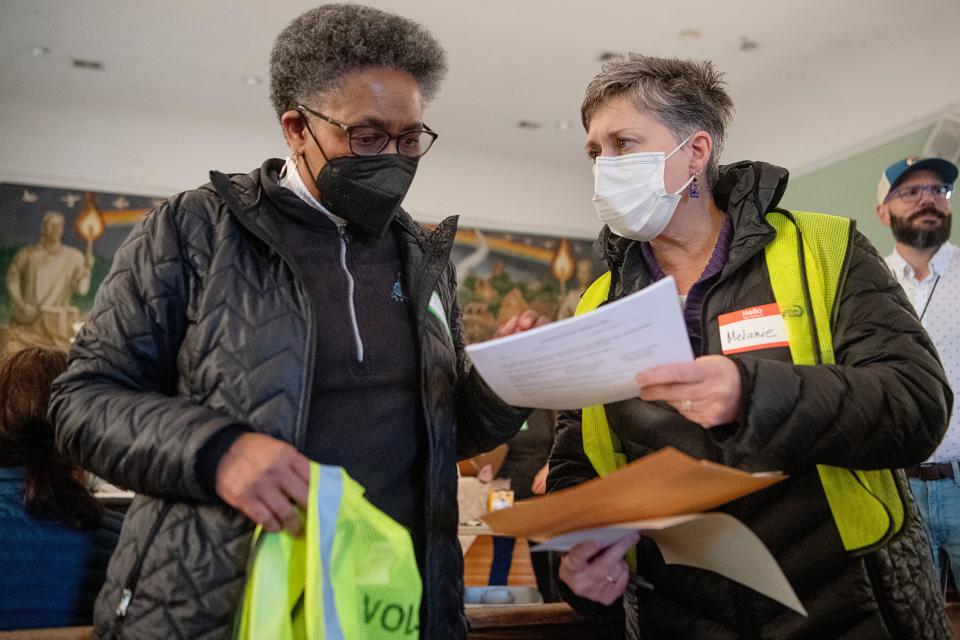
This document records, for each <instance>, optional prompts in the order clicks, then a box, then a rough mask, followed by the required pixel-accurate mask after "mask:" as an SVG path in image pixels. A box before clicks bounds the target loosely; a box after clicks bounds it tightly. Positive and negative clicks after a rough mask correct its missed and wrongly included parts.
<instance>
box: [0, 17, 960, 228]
mask: <svg viewBox="0 0 960 640" xmlns="http://www.w3.org/2000/svg"><path fill="white" fill-rule="evenodd" d="M369 3H370V4H373V5H376V6H379V7H382V8H385V9H388V10H392V11H395V12H397V13H401V14H403V15H405V16H408V17H410V18H413V19H415V20H418V21H420V22H422V23H423V24H424V25H426V26H427V27H428V28H429V29H430V30H431V31H432V32H433V33H434V34H435V35H436V37H437V38H438V39H439V40H440V42H441V43H442V44H443V45H444V46H445V47H446V48H447V50H448V52H449V57H450V74H449V77H448V80H447V82H446V84H445V85H444V87H443V89H442V90H441V92H440V94H439V96H438V98H437V100H436V101H435V103H434V104H433V105H431V106H430V108H429V109H428V111H427V114H426V117H425V119H426V121H427V122H428V124H430V125H431V127H433V128H434V129H436V130H437V131H439V132H440V135H441V137H440V141H439V142H438V145H439V146H438V147H437V151H433V152H431V156H428V158H429V160H430V161H431V162H441V161H442V159H443V158H447V159H449V161H450V163H451V164H453V165H456V166H457V167H458V170H459V171H467V172H469V171H471V170H472V169H471V168H470V166H471V165H470V158H478V159H479V161H480V164H484V165H494V164H495V165H501V164H502V165H509V164H510V163H535V164H537V165H539V168H538V170H539V171H540V174H541V178H542V179H544V180H546V182H547V183H549V178H548V176H549V175H550V173H551V171H552V170H553V169H551V168H555V170H556V171H557V172H560V173H558V174H557V175H563V172H564V171H567V172H569V171H574V170H575V171H578V172H580V174H582V175H583V176H584V181H585V184H586V188H587V189H588V190H589V165H588V164H587V163H586V160H585V159H584V156H583V151H582V144H583V131H582V129H581V128H580V125H579V115H578V114H579V104H580V99H581V97H582V94H583V89H584V87H585V86H586V84H587V82H588V81H589V80H590V78H591V77H592V76H593V74H594V73H596V72H597V71H598V70H599V66H600V63H599V62H598V61H597V56H598V54H599V53H600V52H602V51H625V50H634V51H639V52H644V53H650V54H656V55H664V56H683V57H693V58H708V59H711V60H713V61H714V62H715V63H716V65H717V66H718V67H719V68H720V69H722V70H724V71H726V72H727V74H728V76H727V77H728V81H729V88H730V92H731V94H732V96H733V98H734V101H735V103H736V109H737V114H736V117H735V120H734V126H733V129H732V131H731V132H730V136H729V141H728V144H727V148H726V152H725V154H724V159H725V160H727V161H732V160H738V159H744V158H750V159H764V160H768V161H771V162H774V163H777V164H781V165H783V166H786V167H788V168H790V169H791V171H793V172H794V174H796V173H798V172H799V173H802V172H803V171H804V170H808V169H810V168H813V167H815V166H819V165H821V164H823V163H825V162H829V161H833V160H837V159H839V158H840V157H842V156H843V155H846V154H849V153H850V152H851V151H853V150H856V149H858V148H861V147H863V146H864V145H866V144H871V143H873V142H877V141H880V140H882V139H884V138H885V137H890V136H891V135H894V134H895V133H898V132H905V131H907V130H910V129H911V128H915V127H917V126H920V125H921V124H925V123H928V122H930V121H932V120H933V118H934V117H935V115H936V114H937V113H939V112H940V111H941V110H943V109H944V108H945V107H947V106H949V105H951V104H956V103H960V77H958V73H957V69H958V64H960V2H958V0H921V1H919V2H904V1H903V0H805V1H803V2H796V1H792V0H767V1H766V2H762V1H761V2H758V1H757V0H725V1H724V2H713V1H709V0H688V1H686V2H660V3H653V2H648V1H643V0H604V1H603V2H586V1H574V0H523V1H518V0H445V1H433V2H428V1H426V0H407V1H404V2H399V1H393V2H390V1H387V0H370V1H369ZM314 4H315V3H313V2H306V1H303V0H273V1H272V2H252V1H247V2H243V1H240V2H238V1H237V0H233V1H230V2H227V1H225V0H191V1H189V2H188V1H186V0H162V1H158V0H153V1H151V2H146V1H144V0H3V2H2V3H0V55H2V64H0V121H2V120H9V119H13V118H17V119H22V118H23V117H24V114H28V113H32V112H35V111H37V110H39V109H42V108H44V107H49V108H53V107H54V106H55V107H56V108H57V109H59V110H60V111H58V112H57V113H58V114H59V115H58V116H57V119H66V120H67V122H61V123H58V126H52V125H51V127H50V128H49V129H48V127H47V126H46V125H45V124H44V123H43V122H20V123H18V124H17V125H16V128H18V129H21V130H24V129H25V130H26V131H27V132H28V133H27V134H24V135H29V137H30V140H29V142H21V143H19V146H18V145H13V146H12V147H11V146H9V145H6V144H0V172H2V170H3V169H4V167H7V168H8V169H9V168H10V167H11V166H14V165H16V163H17V162H18V161H19V162H20V163H21V165H22V164H23V162H24V160H23V159H22V158H23V157H24V156H25V155H29V153H28V151H27V150H26V149H27V148H30V145H37V146H39V147H43V148H46V149H47V153H54V152H56V153H63V152H64V145H67V147H69V144H70V141H69V140H66V141H64V140H53V139H49V137H48V136H47V132H48V131H53V132H56V133H57V135H62V131H64V127H69V124H70V122H69V120H70V118H71V116H70V115H69V114H70V113H74V112H75V113H80V112H84V111H91V112H98V113H101V114H103V117H105V118H106V117H109V118H116V119H117V120H121V119H125V118H128V117H129V118H132V119H138V120H137V121H139V122H157V123H161V122H162V123H167V125H168V126H167V127H166V128H163V127H161V129H158V130H163V131H171V130H174V131H175V130H177V128H178V126H181V125H178V124H177V123H182V126H181V128H182V129H183V131H185V132H188V131H191V130H192V129H191V127H192V128H198V127H200V126H205V127H206V128H207V129H215V131H216V134H215V135H216V136H217V138H218V139H220V140H223V141H224V145H226V146H227V148H230V149H234V147H232V146H230V145H236V144H238V143H237V141H236V140H231V141H229V142H228V140H229V139H230V138H247V139H250V140H254V139H255V140H258V141H261V140H270V141H271V144H273V141H275V143H276V145H277V146H276V147H275V148H271V149H269V150H268V149H264V150H263V151H262V152H261V153H260V158H261V159H262V158H263V157H266V156H267V155H271V154H276V153H282V139H281V138H280V132H279V129H278V127H277V125H276V123H275V117H274V115H273V113H272V110H271V108H270V106H269V102H268V99H267V94H268V89H267V83H268V77H267V60H268V56H269V51H270V47H271V43H272V39H273V38H274V36H275V35H276V34H277V33H278V32H279V31H280V30H281V29H282V28H283V27H284V26H285V25H286V24H287V23H288V22H289V21H290V20H291V19H292V18H293V17H295V16H296V15H298V14H299V13H300V12H302V11H303V10H305V9H307V8H309V7H311V6H314ZM690 29H693V30H697V31H699V32H701V34H702V35H701V36H700V37H699V38H682V37H681V36H680V34H681V32H683V31H685V30H690ZM741 37H747V38H749V39H750V40H753V41H756V42H757V43H758V46H757V47H756V48H755V49H753V50H751V51H741V50H740V43H741ZM32 45H44V46H46V47H49V49H50V53H49V54H48V55H45V56H39V57H34V56H31V54H30V51H29V48H30V46H32ZM71 58H84V59H92V60H97V61H101V62H103V64H104V67H105V68H104V70H103V71H89V70H78V69H74V68H73V67H72V65H71V63H70V60H71ZM248 75H256V76H260V77H261V78H263V83H262V84H261V85H259V86H248V85H246V84H244V82H243V78H244V77H245V76H248ZM519 120H532V121H538V122H541V123H543V126H542V127H541V128H540V129H538V130H534V131H530V130H520V129H517V128H516V126H515V125H516V123H517V121H519ZM561 121H565V122H568V123H570V125H571V126H570V128H569V129H568V130H566V131H564V130H560V129H558V128H557V127H556V123H558V122H561ZM48 122H49V118H48ZM78 122H84V120H83V119H82V118H78ZM6 124H7V128H6V129H0V130H2V131H4V132H5V133H4V135H5V136H9V135H13V134H12V133H11V131H12V130H13V129H14V127H13V126H12V123H10V122H7V123H6ZM141 135H142V136H143V137H142V139H141V140H140V143H141V145H142V147H143V148H142V149H141V151H142V152H143V153H150V147H151V146H152V145H163V144H171V142H173V143H174V144H175V143H176V142H177V141H176V140H173V141H171V140H169V139H168V140H163V141H160V140H151V138H150V131H141ZM101 137H102V135H101ZM127 137H128V136H127ZM166 137H167V138H169V137H170V136H169V135H167V136H166ZM121 143H122V141H118V142H117V144H118V145H119V144H121ZM185 144H186V143H185ZM207 146H208V147H211V146H217V145H209V144H208V145H207ZM441 149H442V151H441ZM67 151H69V148H68V149H67ZM14 152H15V153H16V154H17V155H18V156H19V157H20V160H18V158H16V157H10V154H12V153H14ZM209 152H210V154H211V156H216V149H209ZM191 153H193V154H196V153H198V152H197V151H191ZM231 153H234V152H233V151H231ZM4 154H6V157H4ZM167 156H169V157H171V158H172V157H174V156H175V154H173V153H167V154H166V155H165V156H164V157H167ZM458 159H459V160H458ZM244 161H246V158H244ZM426 162H427V160H425V163H426ZM52 166H55V167H57V168H56V169H55V170H51V171H48V172H47V177H50V178H56V177H57V175H60V174H63V176H62V177H63V178H64V179H66V178H68V177H70V175H72V177H74V178H76V179H83V178H88V179H89V180H90V181H95V176H85V175H84V174H83V168H82V167H79V168H77V167H74V168H72V169H71V171H72V173H70V172H67V171H66V170H65V169H61V168H59V165H52ZM574 167H575V168H576V169H574ZM230 168H232V169H234V170H239V169H241V168H243V169H246V168H249V167H246V166H233V167H230ZM6 173H7V174H8V175H9V174H10V173H11V171H9V170H8V171H7V172H6ZM54 174H56V175H54ZM68 174H70V175H68ZM580 174H577V175H580ZM138 175H139V174H138ZM144 175H146V174H144ZM570 175H573V174H570ZM180 180H181V178H180V176H177V177H175V178H158V179H155V180H154V181H153V182H150V181H149V180H146V179H145V180H144V182H143V185H141V189H146V188H150V187H154V188H156V187H163V188H167V187H170V188H186V187H188V186H192V184H194V183H196V182H198V181H197V180H192V181H191V182H190V183H188V184H179V182H180ZM183 180H186V178H184V179H183ZM107 182H109V180H107ZM173 182H177V183H178V184H172V183H173ZM481 187H485V188H490V189H496V188H497V185H496V184H489V185H481ZM586 197H587V198H589V193H588V194H586ZM574 226H576V225H574Z"/></svg>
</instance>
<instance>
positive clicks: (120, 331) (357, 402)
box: [50, 4, 546, 639]
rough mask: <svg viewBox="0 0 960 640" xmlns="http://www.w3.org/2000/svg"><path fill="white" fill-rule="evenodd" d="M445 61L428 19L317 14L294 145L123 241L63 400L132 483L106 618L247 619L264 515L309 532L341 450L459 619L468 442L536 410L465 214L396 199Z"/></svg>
mask: <svg viewBox="0 0 960 640" xmlns="http://www.w3.org/2000/svg"><path fill="white" fill-rule="evenodd" d="M445 70H446V63H445V53H444V51H443V49H442V47H441V46H440V44H439V43H438V42H437V41H436V40H435V38H434V37H433V36H432V35H431V34H430V33H429V32H428V31H427V30H426V29H424V28H423V27H422V26H421V25H419V24H417V23H415V22H413V21H411V20H408V19H406V18H403V17H401V16H398V15H395V14H392V13H387V12H384V11H381V10H379V9H374V8H372V7H366V6H362V5H355V4H329V5H322V6H320V7H317V8H315V9H312V10H310V11H307V12H305V13H304V14H303V15H301V16H299V17H298V18H296V19H295V20H293V21H292V22H291V23H290V24H289V25H288V26H287V27H286V28H285V29H284V31H283V32H282V33H281V34H280V35H279V36H278V38H277V39H276V42H275V44H274V47H273V52H272V54H271V65H270V76H271V98H272V102H273V106H274V109H275V112H276V116H277V121H278V123H279V124H280V126H281V127H282V130H283V132H284V135H285V138H286V141H287V144H288V146H289V148H290V157H289V158H287V159H286V160H283V159H279V158H274V159H267V160H266V161H265V162H264V163H263V165H262V166H261V167H258V168H256V169H255V170H253V171H251V172H250V173H245V174H239V173H238V174H232V175H227V174H224V173H220V172H216V171H215V172H212V173H211V174H210V176H211V183H210V184H207V185H205V186H202V187H200V188H198V189H194V190H191V191H188V192H185V193H182V194H179V195H176V196H174V197H172V198H170V199H169V200H167V201H166V202H163V203H161V204H160V205H159V206H157V207H156V208H154V209H153V211H152V212H151V213H150V214H149V215H147V216H146V217H145V218H144V220H143V221H142V222H140V223H139V224H138V226H137V227H135V228H134V231H133V232H132V233H131V235H130V236H129V237H128V238H127V240H126V241H125V243H124V244H123V246H122V247H121V248H120V249H119V250H118V251H117V253H116V255H115V257H114V261H113V265H112V268H111V272H110V275H108V276H107V278H106V280H105V281H104V284H103V285H102V286H101V288H100V289H99V291H98V292H97V299H96V302H95V303H94V306H93V309H92V310H91V312H90V316H89V318H88V319H87V322H86V323H85V324H84V326H83V328H82V329H81V331H80V333H79V335H78V336H77V339H76V341H75V342H74V344H73V346H72V347H71V352H70V365H69V369H68V370H67V372H66V373H65V374H64V375H63V376H61V377H60V378H59V379H58V380H57V383H56V385H55V388H54V392H53V397H52V398H51V403H50V406H51V409H50V411H51V416H52V417H53V419H54V422H55V424H56V427H57V442H58V444H59V445H60V446H61V448H62V449H63V451H64V452H65V453H66V454H68V455H69V456H71V457H72V458H73V459H75V460H76V461H78V462H80V463H82V464H83V465H84V466H86V467H88V468H90V470H91V471H93V472H95V473H97V474H98V475H99V476H101V477H103V478H104V479H106V480H107V481H109V482H111V483H112V484H116V485H118V486H123V487H124V488H128V489H131V490H133V491H136V492H137V494H138V495H137V497H136V498H135V500H134V503H133V505H132V506H131V507H130V510H129V511H128V513H127V517H126V520H125V522H124V526H123V533H122V539H121V541H120V543H119V545H118V550H117V552H116V553H115V554H114V556H113V558H112V559H111V562H110V568H109V570H108V576H107V581H106V584H105V585H104V588H103V590H102V591H101V593H100V597H99V599H98V601H97V606H96V609H95V614H94V620H95V627H96V633H97V635H98V636H102V637H114V636H116V635H122V636H124V637H138V638H146V637H158V638H159V637H164V638H172V637H178V638H199V637H203V638H210V639H213V638H228V637H230V636H231V629H232V627H233V623H234V619H235V613H236V610H237V608H238V606H239V605H240V602H241V596H242V591H243V587H244V580H245V576H246V570H247V560H248V558H249V553H250V546H251V539H252V534H253V531H254V528H255V526H256V525H258V524H259V525H262V526H263V527H264V528H265V529H266V530H267V531H279V530H281V529H286V530H287V531H289V532H290V533H291V534H294V535H297V534H299V533H300V532H301V531H302V522H301V516H300V513H299V511H298V509H297V505H306V504H307V503H308V501H309V500H308V495H309V479H310V473H311V471H310V470H311V465H310V461H311V460H313V461H316V462H319V463H322V464H327V465H336V466H338V467H342V468H344V469H345V470H346V471H347V473H349V475H350V476H351V477H352V478H353V479H354V480H355V481H357V482H358V483H360V484H361V485H362V486H363V487H364V488H365V490H366V493H365V496H366V498H367V499H368V500H369V502H370V503H371V504H372V505H374V506H375V507H377V508H378V509H380V510H381V511H383V512H384V513H385V514H386V515H388V516H390V517H391V518H393V519H394V520H395V521H397V522H399V523H400V525H402V526H403V527H406V528H407V530H408V531H409V532H410V538H411V539H412V542H413V548H414V550H415V552H416V557H417V560H418V565H419V569H420V573H421V575H422V578H423V607H422V609H421V611H422V614H421V617H420V636H421V637H424V638H444V639H446V638H463V637H465V636H466V632H467V626H466V618H465V616H464V611H463V576H462V566H463V565H462V559H461V557H460V546H459V544H458V542H457V537H456V534H457V502H456V497H457V496H456V494H457V475H456V460H457V459H458V457H460V458H462V457H469V456H471V455H474V454H476V453H480V452H482V451H487V450H489V449H492V448H494V447H495V446H497V445H498V444H499V443H500V442H502V441H505V440H507V439H508V438H509V437H511V436H512V435H513V434H514V433H515V432H516V431H517V430H518V429H519V428H520V426H521V425H522V423H523V420H524V418H525V417H526V415H527V413H528V411H526V410H523V409H517V408H514V407H510V406H508V405H506V404H504V403H503V402H502V401H501V400H500V399H499V398H497V397H496V396H495V394H493V392H492V391H491V390H490V389H489V388H488V387H487V386H486V385H485V383H484V382H483V381H482V380H481V379H480V377H479V374H478V373H477V372H476V371H475V370H472V369H471V368H470V367H469V366H468V364H469V360H468V358H467V356H466V354H465V352H464V348H463V346H464V345H463V331H462V326H461V322H460V317H461V316H460V311H459V308H458V302H457V292H456V277H455V274H454V270H453V267H452V265H451V263H450V253H451V250H452V248H453V241H454V237H455V234H456V228H457V219H456V218H455V217H453V218H448V219H446V220H444V221H443V222H441V223H440V224H438V225H437V226H436V228H435V229H433V230H428V229H425V228H423V227H421V226H420V225H419V224H418V223H417V222H415V221H414V220H413V219H412V218H411V217H410V216H409V215H408V214H407V213H406V212H405V211H404V210H403V209H402V208H401V202H402V201H403V199H404V197H405V195H406V192H407V189H408V187H409V186H410V184H411V182H412V181H413V179H414V176H415V174H416V171H417V167H418V165H419V163H421V162H423V161H424V160H423V157H424V155H425V154H426V153H427V151H428V150H429V148H430V146H431V145H432V144H433V142H434V140H435V139H436V138H437V134H436V133H434V132H433V131H432V130H430V128H429V127H428V126H427V125H425V124H424V122H423V110H424V107H425V104H426V103H427V102H428V101H429V100H430V99H431V98H432V97H433V96H434V95H435V94H436V93H437V91H438V89H439V85H440V83H441V80H442V78H443V76H444V72H445ZM427 161H429V160H427ZM542 321H546V318H539V317H537V316H536V315H535V314H532V315H524V316H521V317H517V318H514V319H512V320H511V322H510V323H508V325H506V326H504V327H503V328H502V330H501V331H502V333H503V334H509V333H514V332H516V331H522V330H527V329H530V328H532V327H533V326H534V325H535V324H536V323H538V322H542ZM324 504H325V505H327V506H331V508H333V507H332V504H333V503H332V501H330V500H327V501H325V502H324ZM335 539H336V540H342V542H343V544H344V545H346V546H348V545H349V544H350V543H351V540H349V539H343V538H341V537H340V536H339V535H338V536H336V538H335ZM377 606H379V601H378V603H377ZM391 606H392V605H391ZM331 611H332V609H331ZM368 618H370V616H368ZM377 619H379V617H377Z"/></svg>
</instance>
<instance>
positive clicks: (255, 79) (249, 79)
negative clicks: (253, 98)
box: [243, 76, 263, 87]
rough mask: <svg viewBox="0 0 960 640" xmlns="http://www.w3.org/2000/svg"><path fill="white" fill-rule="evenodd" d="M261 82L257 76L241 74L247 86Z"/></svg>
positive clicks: (253, 85)
mask: <svg viewBox="0 0 960 640" xmlns="http://www.w3.org/2000/svg"><path fill="white" fill-rule="evenodd" d="M261 82H263V81H262V80H261V79H260V78H259V77H258V76H243V84H245V85H247V86H248V87H255V86H257V85H258V84H260V83H261Z"/></svg>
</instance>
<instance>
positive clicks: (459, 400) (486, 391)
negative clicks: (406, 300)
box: [447, 264, 530, 459]
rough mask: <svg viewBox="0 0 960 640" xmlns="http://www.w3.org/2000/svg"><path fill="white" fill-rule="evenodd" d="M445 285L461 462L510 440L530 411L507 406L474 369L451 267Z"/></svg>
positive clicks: (455, 279)
mask: <svg viewBox="0 0 960 640" xmlns="http://www.w3.org/2000/svg"><path fill="white" fill-rule="evenodd" d="M447 285H448V287H449V290H450V291H451V292H452V294H453V305H452V310H453V311H452V313H451V318H450V320H451V321H450V332H451V334H452V337H453V344H454V348H455V349H456V352H457V372H458V373H457V389H456V400H455V401H456V408H457V456H458V458H460V459H463V458H469V457H471V456H475V455H477V454H480V453H483V452H485V451H490V450H491V449H495V448H496V447H497V446H498V445H500V444H502V443H504V442H506V441H507V440H509V439H510V438H512V437H513V436H514V434H516V433H517V431H519V430H520V427H521V426H523V421H524V420H526V418H527V416H528V415H530V409H521V408H517V407H512V406H510V405H508V404H506V403H505V402H504V401H503V400H501V399H500V397H499V396H498V395H497V394H495V393H494V392H493V391H492V390H491V389H490V387H488V386H487V383H485V382H484V381H483V379H482V378H481V377H480V374H478V373H477V370H476V369H474V368H473V365H472V363H471V362H470V358H469V356H467V353H466V351H465V350H464V340H463V322H462V319H461V311H460V304H459V303H458V302H457V278H456V272H455V271H454V269H453V265H452V264H451V265H450V266H449V267H448V269H447Z"/></svg>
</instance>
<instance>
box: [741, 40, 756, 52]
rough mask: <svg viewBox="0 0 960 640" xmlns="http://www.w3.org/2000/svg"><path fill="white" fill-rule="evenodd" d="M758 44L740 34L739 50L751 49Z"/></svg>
mask: <svg viewBox="0 0 960 640" xmlns="http://www.w3.org/2000/svg"><path fill="white" fill-rule="evenodd" d="M757 46H759V45H758V44H757V41H756V40H751V39H750V38H748V37H747V36H740V51H753V50H754V49H756V48H757Z"/></svg>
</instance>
